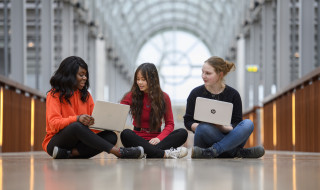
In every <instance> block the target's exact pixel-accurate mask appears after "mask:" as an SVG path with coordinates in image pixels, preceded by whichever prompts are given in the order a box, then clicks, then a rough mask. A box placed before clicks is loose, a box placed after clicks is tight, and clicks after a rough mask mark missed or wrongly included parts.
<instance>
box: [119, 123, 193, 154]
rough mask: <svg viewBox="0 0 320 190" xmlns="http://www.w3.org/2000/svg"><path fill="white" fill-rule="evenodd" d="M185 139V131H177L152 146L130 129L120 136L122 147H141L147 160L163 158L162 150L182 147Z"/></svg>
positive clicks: (186, 135) (186, 134)
mask: <svg viewBox="0 0 320 190" xmlns="http://www.w3.org/2000/svg"><path fill="white" fill-rule="evenodd" d="M187 137H188V133H187V131H186V130H185V129H177V130H174V131H173V132H172V133H170V134H169V135H168V136H167V137H166V138H164V139H163V140H162V141H160V142H159V143H158V144H156V145H152V144H150V143H149V141H147V140H145V139H144V138H142V137H140V136H138V135H137V134H136V133H135V132H133V131H132V130H130V129H125V130H123V131H122V132H121V134H120V138H121V141H122V144H123V146H125V147H135V146H142V147H143V148H144V152H145V153H146V154H147V158H163V156H164V150H167V149H170V148H177V147H179V146H181V145H183V144H184V143H185V142H186V140H187Z"/></svg>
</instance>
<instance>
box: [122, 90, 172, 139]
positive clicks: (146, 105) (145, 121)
mask: <svg viewBox="0 0 320 190" xmlns="http://www.w3.org/2000/svg"><path fill="white" fill-rule="evenodd" d="M163 95H164V100H165V103H166V112H165V115H164V121H165V126H164V129H163V130H162V131H161V133H158V132H152V133H149V132H146V131H135V130H134V132H135V133H136V134H137V135H139V136H140V137H142V138H144V139H146V140H150V139H152V138H155V137H157V138H158V139H160V141H162V140H163V139H164V138H165V137H167V136H168V135H169V134H170V133H171V132H172V131H173V129H174V120H173V114H172V108H171V101H170V98H169V96H168V94H166V93H165V92H164V93H163ZM120 103H121V104H127V105H131V104H132V93H131V92H129V93H128V94H127V95H126V97H125V98H124V99H123V100H122V101H121V102H120ZM150 111H151V107H150V100H149V98H148V94H147V93H144V97H143V108H142V113H141V126H140V127H141V128H146V129H149V115H150ZM133 125H134V126H137V123H136V121H135V120H134V119H133Z"/></svg>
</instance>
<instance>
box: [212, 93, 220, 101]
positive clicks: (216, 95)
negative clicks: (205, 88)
mask: <svg viewBox="0 0 320 190" xmlns="http://www.w3.org/2000/svg"><path fill="white" fill-rule="evenodd" d="M219 95H220V94H211V97H212V99H214V100H219Z"/></svg>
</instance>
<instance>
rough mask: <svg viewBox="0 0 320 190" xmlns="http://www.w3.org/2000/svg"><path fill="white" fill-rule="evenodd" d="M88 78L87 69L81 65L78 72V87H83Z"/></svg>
mask: <svg viewBox="0 0 320 190" xmlns="http://www.w3.org/2000/svg"><path fill="white" fill-rule="evenodd" d="M87 79H88V78H87V71H86V70H85V69H84V68H82V67H79V70H78V73H77V89H79V90H81V89H83V87H85V85H86V82H87Z"/></svg>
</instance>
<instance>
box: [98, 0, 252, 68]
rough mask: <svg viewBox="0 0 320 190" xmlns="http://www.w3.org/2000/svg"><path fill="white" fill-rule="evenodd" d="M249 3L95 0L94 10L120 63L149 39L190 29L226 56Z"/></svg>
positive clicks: (132, 57) (229, 0) (234, 0)
mask: <svg viewBox="0 0 320 190" xmlns="http://www.w3.org/2000/svg"><path fill="white" fill-rule="evenodd" d="M249 4H250V1H249V0H97V2H96V8H95V9H96V10H95V11H97V13H96V15H100V25H101V24H102V25H105V26H103V28H104V29H105V30H106V31H104V33H107V35H108V38H109V39H107V40H109V43H112V45H113V46H114V45H115V46H117V50H118V51H119V52H118V54H121V55H119V56H120V57H123V58H124V59H125V60H122V61H123V62H126V63H128V62H129V64H132V63H134V62H135V59H136V58H137V55H138V53H139V51H140V49H141V47H142V46H143V44H144V43H145V42H146V41H147V40H148V39H149V38H151V37H152V36H153V35H155V34H157V33H159V32H163V31H167V30H183V31H187V32H190V33H192V34H193V35H195V36H197V37H198V38H199V39H200V40H201V41H203V42H204V44H206V45H207V47H208V49H209V50H210V52H211V53H212V54H216V55H220V56H225V55H223V54H225V52H226V51H227V49H228V48H229V47H230V46H231V45H232V44H231V43H232V42H233V41H234V39H235V36H236V35H237V33H239V31H238V28H239V26H240V24H241V22H242V21H243V20H244V18H245V11H246V10H247V8H248V7H249ZM101 22H104V23H101ZM110 41H111V42H110ZM130 62H131V63H130Z"/></svg>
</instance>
